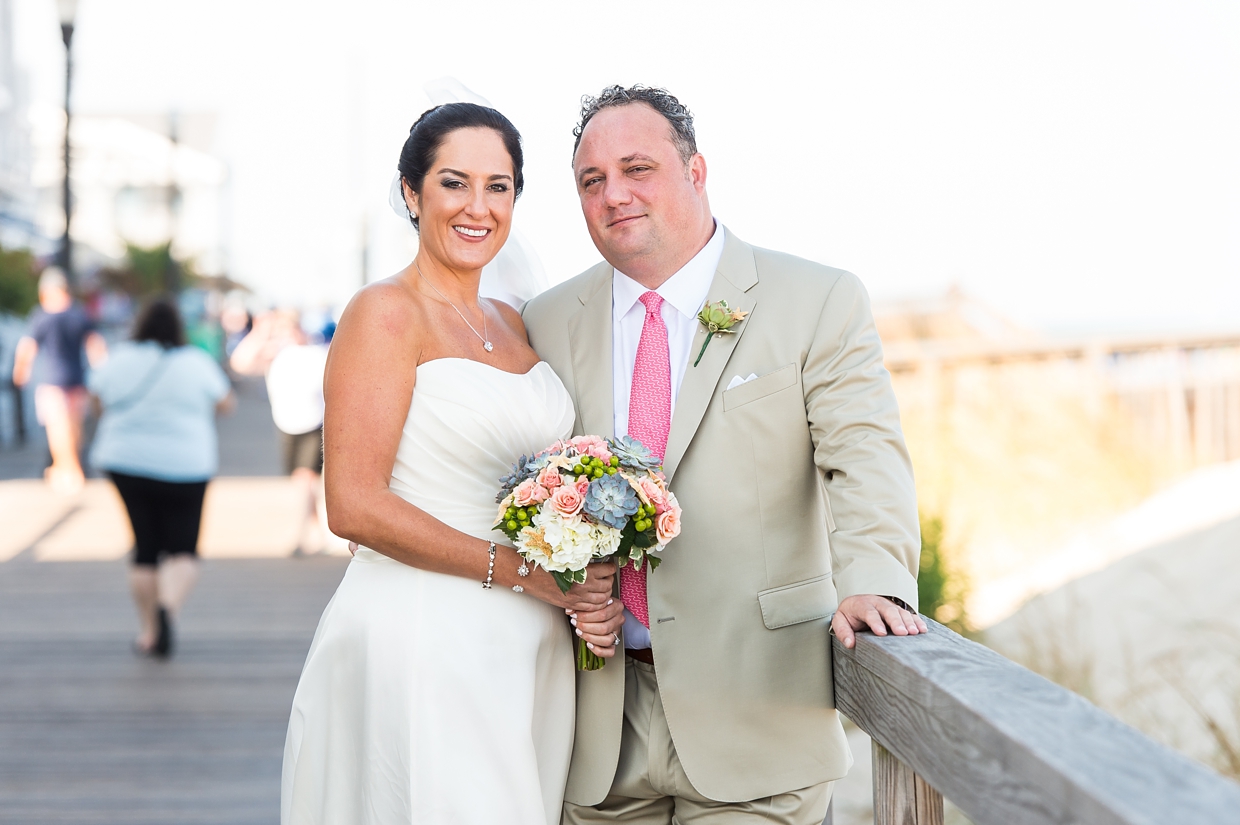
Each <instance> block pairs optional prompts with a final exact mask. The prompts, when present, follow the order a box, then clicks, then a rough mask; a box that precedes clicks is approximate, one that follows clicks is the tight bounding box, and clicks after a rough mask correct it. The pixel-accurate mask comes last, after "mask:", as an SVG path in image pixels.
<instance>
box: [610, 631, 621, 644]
mask: <svg viewBox="0 0 1240 825" xmlns="http://www.w3.org/2000/svg"><path fill="white" fill-rule="evenodd" d="M611 637H612V638H613V639H615V640H616V641H615V642H614V643H613V644H612V647H619V646H620V634H619V633H615V632H613V633H612V634H611Z"/></svg>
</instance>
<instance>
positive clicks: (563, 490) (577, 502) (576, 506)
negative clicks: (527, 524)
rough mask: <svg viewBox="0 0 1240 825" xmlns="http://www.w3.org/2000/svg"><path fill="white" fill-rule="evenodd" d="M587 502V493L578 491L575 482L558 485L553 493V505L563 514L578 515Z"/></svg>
mask: <svg viewBox="0 0 1240 825" xmlns="http://www.w3.org/2000/svg"><path fill="white" fill-rule="evenodd" d="M585 503H586V497H585V494H584V493H581V492H580V491H578V489H577V486H576V485H574V484H565V485H563V486H560V487H557V488H555V492H554V493H552V494H551V506H552V507H554V508H555V510H556V512H558V513H559V514H560V515H562V516H575V515H577V514H578V513H579V512H581V508H582V505H584V504H585Z"/></svg>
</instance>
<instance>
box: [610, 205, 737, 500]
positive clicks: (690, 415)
mask: <svg viewBox="0 0 1240 825" xmlns="http://www.w3.org/2000/svg"><path fill="white" fill-rule="evenodd" d="M724 231H725V232H726V235H725V237H724V244H723V255H722V256H721V257H720V259H719V268H718V269H717V270H715V278H714V280H713V281H711V285H710V292H708V293H707V295H706V300H707V301H709V302H711V303H714V302H716V301H727V302H728V306H730V307H732V308H733V309H743V310H747V311H749V312H753V308H754V305H755V304H756V303H757V295H756V294H748V293H749V290H750V289H751V288H752V287H753V286H754V285H755V284H757V283H758V269H757V266H756V265H755V264H754V260H753V249H752V248H751V247H750V246H749V244H747V243H745V242H744V241H742V240H740V239H739V238H737V237H736V236H735V235H733V234H732V233H731V232H730V231H728V230H727V227H724ZM747 321H748V319H746V320H745V321H742V322H741V323H740V324H738V325H737V326H736V327H735V329H736V332H734V333H732V334H730V335H716V336H715V338H714V340H713V341H711V342H710V344H709V345H708V346H707V347H706V352H705V354H704V355H703V356H702V360H701V361H700V362H699V363H698V365H697V366H696V367H695V366H693V362H694V361H695V360H696V359H697V356H698V351H699V350H701V349H702V344H703V342H704V341H705V340H706V329H705V328H704V327H702V325H701V324H698V328H697V332H696V333H694V335H693V346H692V348H691V349H690V351H689V364H688V366H687V367H686V368H685V377H684V380H683V381H682V382H681V384H680V393H679V394H678V395H677V396H676V411H675V412H674V413H673V414H672V428H671V431H670V432H669V433H668V437H667V455H666V456H664V458H663V472H664V473H666V475H667V478H668V480H669V481H670V480H671V478H672V476H673V475H674V474H675V473H676V468H677V467H678V466H679V465H680V460H681V459H682V458H683V457H684V454H685V451H686V450H688V449H689V444H690V442H692V441H693V435H694V433H696V432H697V428H698V425H699V424H700V423H701V422H702V416H703V415H705V414H706V408H707V407H708V406H710V399H711V398H712V397H713V396H714V394H715V387H716V386H718V384H719V378H720V376H721V375H722V374H723V370H724V367H726V366H727V365H728V360H729V359H730V358H731V357H732V351H733V350H735V349H736V345H737V343H738V342H739V341H740V339H741V336H742V335H744V334H745V330H746V329H748V323H747ZM610 329H611V326H610V324H609V325H608V330H609V334H610ZM608 351H610V349H609V350H608ZM609 374H610V371H609ZM607 397H608V398H610V397H611V392H610V389H609V390H608V393H607Z"/></svg>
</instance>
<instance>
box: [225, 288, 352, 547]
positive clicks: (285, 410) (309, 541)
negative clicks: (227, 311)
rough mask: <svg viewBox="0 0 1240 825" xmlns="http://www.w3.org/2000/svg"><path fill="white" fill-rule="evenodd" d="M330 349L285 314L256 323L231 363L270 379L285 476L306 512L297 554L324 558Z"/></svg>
mask: <svg viewBox="0 0 1240 825" xmlns="http://www.w3.org/2000/svg"><path fill="white" fill-rule="evenodd" d="M332 330H333V331H334V327H333V328H332ZM324 337H325V338H326V335H325V336H324ZM327 347H328V344H327V343H322V344H317V343H310V342H309V341H308V340H307V338H306V335H305V333H304V332H303V331H302V329H301V326H300V319H299V317H298V315H297V314H296V313H294V312H292V311H290V310H283V311H278V312H273V313H268V314H267V315H263V316H260V317H258V318H256V319H255V321H254V329H253V330H252V331H251V332H250V334H249V335H247V336H246V337H245V338H244V339H242V341H241V343H239V344H238V345H237V348H236V349H235V350H234V351H233V356H232V360H231V362H230V363H231V364H232V368H233V370H234V371H236V372H238V373H240V374H242V375H266V378H267V398H268V400H269V401H270V402H271V417H272V419H273V420H274V421H275V425H276V429H277V430H279V431H280V444H281V452H282V453H283V458H284V472H285V473H287V474H288V475H289V477H290V478H291V479H292V480H293V485H294V487H295V488H296V490H297V496H298V502H299V505H300V509H301V515H300V518H299V521H298V524H297V550H296V552H297V553H298V554H303V553H307V552H319V551H321V550H322V549H324V545H325V543H326V541H327V535H325V531H324V530H323V529H322V527H321V524H322V522H323V521H324V520H323V519H320V518H319V513H320V511H321V510H322V507H321V501H320V499H321V492H320V491H321V482H320V477H321V475H322V473H323V371H324V369H325V368H326V366H327ZM307 534H310V535H307Z"/></svg>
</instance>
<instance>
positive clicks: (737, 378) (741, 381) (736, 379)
mask: <svg viewBox="0 0 1240 825" xmlns="http://www.w3.org/2000/svg"><path fill="white" fill-rule="evenodd" d="M757 377H758V376H757V375H756V374H755V373H752V372H751V373H749V377H748V378H741V377H740V376H739V375H734V376H732V380H731V381H729V382H728V389H729V390H730V389H732V388H733V387H739V386H740V385H741V384H744V383H746V382H748V381H752V380H754V379H755V378H757Z"/></svg>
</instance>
